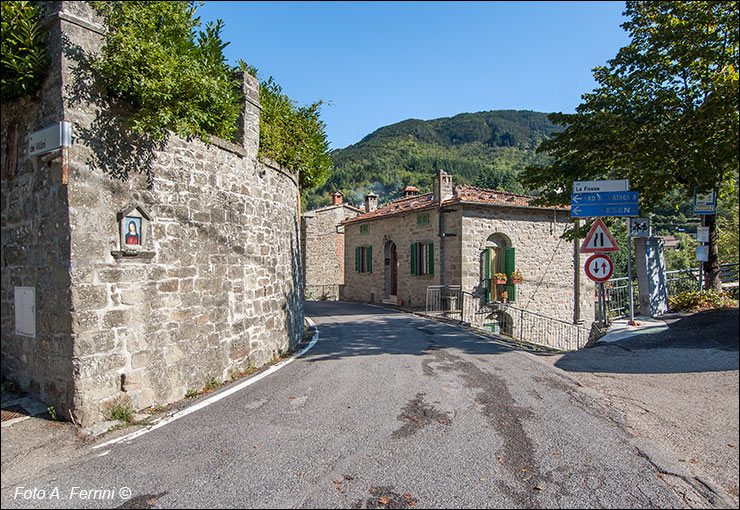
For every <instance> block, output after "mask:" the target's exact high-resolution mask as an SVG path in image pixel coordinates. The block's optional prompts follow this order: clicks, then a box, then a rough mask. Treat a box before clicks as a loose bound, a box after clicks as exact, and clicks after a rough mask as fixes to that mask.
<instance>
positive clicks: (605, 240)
mask: <svg viewBox="0 0 740 510" xmlns="http://www.w3.org/2000/svg"><path fill="white" fill-rule="evenodd" d="M601 251H619V245H618V244H617V241H615V240H614V237H613V236H612V234H611V232H609V229H608V228H606V225H605V224H604V222H603V221H602V220H601V218H596V221H594V224H593V226H592V227H591V230H590V231H589V232H588V235H587V236H586V239H584V240H583V244H582V245H581V253H597V252H601Z"/></svg>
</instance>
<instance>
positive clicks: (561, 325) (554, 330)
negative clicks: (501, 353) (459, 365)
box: [498, 305, 590, 351]
mask: <svg viewBox="0 0 740 510" xmlns="http://www.w3.org/2000/svg"><path fill="white" fill-rule="evenodd" d="M498 323H499V325H500V328H501V333H502V334H504V335H507V336H510V337H511V338H513V339H514V340H518V341H520V342H528V343H531V344H536V345H543V346H546V347H550V348H551V349H557V350H560V351H574V350H577V349H581V348H583V347H584V346H585V345H586V343H587V342H588V337H589V333H590V331H589V330H588V329H586V328H584V327H583V326H580V325H578V324H573V323H571V322H567V321H564V320H560V319H555V318H553V317H547V316H546V315H542V314H539V313H537V312H531V311H529V310H525V309H523V308H517V307H515V306H512V305H503V306H502V307H501V309H500V310H499V311H498Z"/></svg>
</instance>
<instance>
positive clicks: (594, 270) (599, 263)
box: [584, 253, 614, 282]
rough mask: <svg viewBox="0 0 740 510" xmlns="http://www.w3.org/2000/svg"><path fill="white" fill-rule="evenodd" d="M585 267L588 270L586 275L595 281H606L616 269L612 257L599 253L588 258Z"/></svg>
mask: <svg viewBox="0 0 740 510" xmlns="http://www.w3.org/2000/svg"><path fill="white" fill-rule="evenodd" d="M584 269H585V270H586V276H588V277H589V278H591V279H592V280H593V281H595V282H605V281H606V280H608V279H609V278H610V277H611V275H612V272H613V271H614V264H612V259H610V258H609V257H608V256H607V255H601V254H600V253H597V254H596V255H591V256H590V257H589V258H588V260H587V261H586V266H585V267H584Z"/></svg>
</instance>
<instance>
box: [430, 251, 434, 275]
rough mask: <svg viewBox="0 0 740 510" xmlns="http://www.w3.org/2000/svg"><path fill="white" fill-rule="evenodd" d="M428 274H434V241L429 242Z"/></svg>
mask: <svg viewBox="0 0 740 510" xmlns="http://www.w3.org/2000/svg"><path fill="white" fill-rule="evenodd" d="M429 275H430V276H434V243H429Z"/></svg>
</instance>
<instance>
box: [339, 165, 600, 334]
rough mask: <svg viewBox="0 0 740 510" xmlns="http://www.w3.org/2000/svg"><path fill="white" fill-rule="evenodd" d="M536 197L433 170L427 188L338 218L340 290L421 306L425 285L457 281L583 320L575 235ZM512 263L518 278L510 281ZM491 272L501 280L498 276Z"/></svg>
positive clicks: (562, 211) (561, 212)
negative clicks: (567, 236) (569, 237)
mask: <svg viewBox="0 0 740 510" xmlns="http://www.w3.org/2000/svg"><path fill="white" fill-rule="evenodd" d="M532 200H533V197H527V196H522V195H515V194H513V193H508V192H501V191H494V190H485V189H479V188H474V187H472V186H465V185H458V186H456V187H454V188H453V186H452V180H451V176H449V175H447V174H445V173H444V172H440V173H439V174H438V176H437V178H436V180H435V185H434V192H433V193H428V194H424V195H419V194H417V193H413V192H411V193H407V196H405V197H404V198H402V199H400V200H397V201H395V202H392V203H390V204H387V205H385V206H383V207H380V208H376V209H373V210H368V211H367V212H365V213H364V214H361V215H359V216H356V217H354V218H351V219H348V220H345V221H344V222H343V225H344V228H345V266H346V268H347V271H346V272H345V289H344V298H345V299H348V300H353V301H362V302H382V301H385V302H387V303H397V304H403V305H405V306H409V307H412V308H421V307H424V305H425V300H426V290H427V287H429V286H436V285H448V286H449V285H459V286H460V288H461V289H462V290H464V291H466V292H470V293H473V294H475V295H476V296H479V297H480V298H481V299H483V300H485V301H506V302H508V303H510V304H513V305H515V306H517V307H521V308H525V309H528V310H532V311H536V312H538V313H541V314H543V315H547V316H550V317H554V318H557V319H560V320H564V321H572V322H579V321H581V320H582V319H586V318H588V319H590V320H587V321H586V323H587V324H586V325H587V326H589V325H590V322H591V321H592V320H593V317H594V315H593V312H594V308H593V307H594V286H593V283H592V282H591V281H590V280H588V279H587V278H586V276H585V273H584V270H583V268H582V267H581V263H580V262H579V256H578V252H577V250H575V247H574V244H573V243H572V242H570V241H566V240H564V239H562V238H561V235H562V234H563V232H564V230H565V229H566V228H567V227H568V225H569V224H570V211H569V210H568V209H566V208H559V207H558V208H554V207H536V206H532V205H531V202H532ZM516 269H519V270H520V272H521V273H522V275H523V281H522V283H519V284H514V283H511V275H512V273H513V272H514V271H515V270H516ZM497 273H499V274H500V273H503V274H504V275H506V277H505V278H506V280H505V281H506V284H497V283H495V276H496V274H497Z"/></svg>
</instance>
